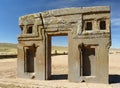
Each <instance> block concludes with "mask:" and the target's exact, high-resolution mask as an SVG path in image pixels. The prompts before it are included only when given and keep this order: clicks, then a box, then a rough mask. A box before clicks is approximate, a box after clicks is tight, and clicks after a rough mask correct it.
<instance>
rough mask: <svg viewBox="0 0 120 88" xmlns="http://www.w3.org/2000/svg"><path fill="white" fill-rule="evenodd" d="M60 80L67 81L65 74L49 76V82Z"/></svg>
mask: <svg viewBox="0 0 120 88" xmlns="http://www.w3.org/2000/svg"><path fill="white" fill-rule="evenodd" d="M62 79H68V75H67V74H62V75H61V74H60V75H51V76H50V80H62Z"/></svg>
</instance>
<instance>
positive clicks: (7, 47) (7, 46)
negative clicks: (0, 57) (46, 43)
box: [0, 43, 68, 54]
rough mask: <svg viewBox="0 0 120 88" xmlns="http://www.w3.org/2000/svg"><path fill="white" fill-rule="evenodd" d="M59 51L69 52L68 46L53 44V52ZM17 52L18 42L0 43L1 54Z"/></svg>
mask: <svg viewBox="0 0 120 88" xmlns="http://www.w3.org/2000/svg"><path fill="white" fill-rule="evenodd" d="M55 51H57V52H58V53H63V52H68V48H67V47H64V46H52V52H53V53H54V52H55ZM6 53H7V54H8V53H17V44H12V43H0V54H6Z"/></svg>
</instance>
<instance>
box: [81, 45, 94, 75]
mask: <svg viewBox="0 0 120 88" xmlns="http://www.w3.org/2000/svg"><path fill="white" fill-rule="evenodd" d="M95 50H96V48H95V47H94V46H91V45H87V46H83V47H82V51H81V52H82V54H81V55H82V56H81V60H80V61H81V65H80V71H81V72H80V76H95V72H96V53H95Z"/></svg>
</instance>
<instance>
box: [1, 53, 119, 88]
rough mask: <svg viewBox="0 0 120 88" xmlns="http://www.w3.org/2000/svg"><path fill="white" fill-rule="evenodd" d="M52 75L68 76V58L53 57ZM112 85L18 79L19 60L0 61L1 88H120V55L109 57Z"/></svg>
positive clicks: (60, 80)
mask: <svg viewBox="0 0 120 88" xmlns="http://www.w3.org/2000/svg"><path fill="white" fill-rule="evenodd" d="M52 74H54V75H59V74H61V77H62V75H65V74H68V56H67V55H60V56H53V57H52ZM109 78H110V84H95V83H73V82H68V80H67V79H59V80H48V81H40V80H29V79H22V78H17V59H16V58H14V59H13V58H9V59H0V88H120V54H110V55H109Z"/></svg>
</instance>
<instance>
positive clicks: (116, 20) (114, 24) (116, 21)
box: [111, 18, 120, 26]
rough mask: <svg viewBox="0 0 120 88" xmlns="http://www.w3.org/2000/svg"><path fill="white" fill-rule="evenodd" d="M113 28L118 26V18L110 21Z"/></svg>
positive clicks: (119, 19) (119, 24)
mask: <svg viewBox="0 0 120 88" xmlns="http://www.w3.org/2000/svg"><path fill="white" fill-rule="evenodd" d="M111 23H112V25H113V26H120V18H114V19H112V20H111Z"/></svg>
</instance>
